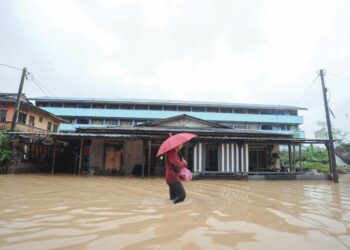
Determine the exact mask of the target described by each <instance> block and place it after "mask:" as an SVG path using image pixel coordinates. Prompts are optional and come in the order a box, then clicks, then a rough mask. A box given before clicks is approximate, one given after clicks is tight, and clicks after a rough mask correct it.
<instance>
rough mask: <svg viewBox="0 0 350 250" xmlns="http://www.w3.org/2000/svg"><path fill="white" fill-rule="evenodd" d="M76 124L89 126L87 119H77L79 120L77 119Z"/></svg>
mask: <svg viewBox="0 0 350 250" xmlns="http://www.w3.org/2000/svg"><path fill="white" fill-rule="evenodd" d="M77 124H89V119H87V118H79V119H77Z"/></svg>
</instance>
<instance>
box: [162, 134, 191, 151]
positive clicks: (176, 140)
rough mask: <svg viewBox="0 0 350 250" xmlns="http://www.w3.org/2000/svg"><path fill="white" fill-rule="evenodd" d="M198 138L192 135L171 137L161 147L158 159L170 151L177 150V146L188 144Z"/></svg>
mask: <svg viewBox="0 0 350 250" xmlns="http://www.w3.org/2000/svg"><path fill="white" fill-rule="evenodd" d="M194 137H197V135H195V134H191V133H179V134H176V135H171V134H170V137H169V138H168V139H166V140H165V141H164V142H163V143H162V145H160V147H159V149H158V152H157V157H158V156H160V155H162V154H164V153H166V152H168V151H169V150H172V149H174V148H176V147H177V146H179V145H181V144H183V143H185V142H188V141H189V140H191V139H192V138H194Z"/></svg>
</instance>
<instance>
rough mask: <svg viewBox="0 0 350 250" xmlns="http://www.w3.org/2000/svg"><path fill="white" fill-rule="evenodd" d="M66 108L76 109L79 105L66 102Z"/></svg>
mask: <svg viewBox="0 0 350 250" xmlns="http://www.w3.org/2000/svg"><path fill="white" fill-rule="evenodd" d="M64 107H65V108H76V107H77V104H76V103H74V102H66V103H65V104H64Z"/></svg>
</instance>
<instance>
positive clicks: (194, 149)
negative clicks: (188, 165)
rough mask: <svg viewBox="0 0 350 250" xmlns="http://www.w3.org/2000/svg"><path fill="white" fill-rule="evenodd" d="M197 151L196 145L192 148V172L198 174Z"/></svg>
mask: <svg viewBox="0 0 350 250" xmlns="http://www.w3.org/2000/svg"><path fill="white" fill-rule="evenodd" d="M197 149H198V145H197V144H196V146H194V148H193V171H194V172H198V166H197Z"/></svg>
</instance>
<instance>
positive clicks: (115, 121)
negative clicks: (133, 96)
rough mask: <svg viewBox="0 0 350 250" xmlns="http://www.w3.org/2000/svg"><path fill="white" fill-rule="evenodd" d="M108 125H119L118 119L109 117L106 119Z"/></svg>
mask: <svg viewBox="0 0 350 250" xmlns="http://www.w3.org/2000/svg"><path fill="white" fill-rule="evenodd" d="M106 125H114V126H116V125H119V122H118V119H107V120H106Z"/></svg>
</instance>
